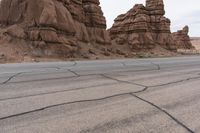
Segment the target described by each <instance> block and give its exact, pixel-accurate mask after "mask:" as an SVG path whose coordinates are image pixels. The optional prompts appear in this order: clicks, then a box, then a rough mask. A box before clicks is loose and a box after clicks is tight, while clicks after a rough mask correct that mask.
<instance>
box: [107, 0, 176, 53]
mask: <svg viewBox="0 0 200 133" xmlns="http://www.w3.org/2000/svg"><path fill="white" fill-rule="evenodd" d="M164 14H165V10H164V4H163V0H147V1H146V6H144V5H142V4H137V5H135V6H134V7H133V8H132V9H131V10H129V11H128V12H127V13H126V14H122V15H119V16H118V17H117V18H116V19H115V23H114V24H113V26H112V27H111V29H110V30H109V31H110V36H111V39H112V40H114V41H115V42H116V43H117V44H121V45H125V44H128V45H129V46H130V48H133V49H141V50H142V49H151V48H154V47H155V45H160V46H162V47H163V48H166V49H169V50H174V49H175V42H174V40H173V38H172V36H171V31H170V20H169V19H168V18H166V17H164Z"/></svg>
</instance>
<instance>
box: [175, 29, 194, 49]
mask: <svg viewBox="0 0 200 133" xmlns="http://www.w3.org/2000/svg"><path fill="white" fill-rule="evenodd" d="M188 32H189V27H188V26H185V27H184V28H183V29H182V30H179V31H177V32H174V33H173V39H174V40H175V41H176V47H177V49H193V48H194V47H193V46H192V43H191V41H190V37H189V35H188Z"/></svg>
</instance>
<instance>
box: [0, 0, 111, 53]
mask: <svg viewBox="0 0 200 133" xmlns="http://www.w3.org/2000/svg"><path fill="white" fill-rule="evenodd" d="M99 4H100V3H99V0H2V1H1V5H0V24H1V25H0V26H1V34H3V35H5V36H9V37H11V38H12V39H18V40H19V39H20V40H24V41H25V42H26V43H27V45H29V46H30V47H31V48H32V49H33V53H35V54H38V53H40V55H41V56H43V55H62V56H64V55H66V56H73V55H74V54H77V53H78V52H79V50H80V45H79V43H85V44H91V45H92V44H109V43H110V39H109V36H108V33H107V31H106V20H105V17H104V16H103V12H102V10H101V7H100V6H99ZM37 50H38V51H39V52H34V51H37Z"/></svg>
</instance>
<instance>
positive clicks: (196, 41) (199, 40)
mask: <svg viewBox="0 0 200 133" xmlns="http://www.w3.org/2000/svg"><path fill="white" fill-rule="evenodd" d="M191 42H192V45H193V46H194V47H195V48H196V49H197V50H200V37H192V38H191Z"/></svg>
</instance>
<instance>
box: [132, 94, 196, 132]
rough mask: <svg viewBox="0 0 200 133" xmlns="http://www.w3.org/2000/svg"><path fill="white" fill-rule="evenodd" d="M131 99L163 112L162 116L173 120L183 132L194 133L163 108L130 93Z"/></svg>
mask: <svg viewBox="0 0 200 133" xmlns="http://www.w3.org/2000/svg"><path fill="white" fill-rule="evenodd" d="M131 95H132V96H133V97H135V98H137V99H139V100H141V101H143V102H145V103H147V104H149V105H151V106H153V107H155V108H156V109H158V110H159V111H161V112H163V113H164V114H166V115H167V116H168V117H170V118H171V119H172V120H174V121H175V122H176V123H177V124H178V125H180V126H182V127H183V128H184V129H185V130H187V131H188V132H189V133H195V132H194V131H193V130H192V129H190V128H189V127H187V126H186V125H185V124H184V123H182V122H181V121H179V120H178V119H177V118H175V117H174V116H173V115H172V114H170V113H169V112H167V111H166V110H164V109H163V108H161V107H159V106H157V105H156V104H154V103H152V102H150V101H148V100H145V99H143V98H141V97H139V96H137V95H136V94H134V93H132V94H131Z"/></svg>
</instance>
